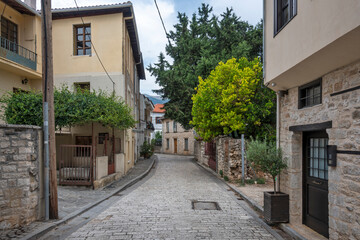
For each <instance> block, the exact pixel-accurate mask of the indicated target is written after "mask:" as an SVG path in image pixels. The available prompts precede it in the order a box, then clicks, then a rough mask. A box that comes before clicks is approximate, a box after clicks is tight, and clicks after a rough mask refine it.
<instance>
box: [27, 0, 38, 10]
mask: <svg viewBox="0 0 360 240" xmlns="http://www.w3.org/2000/svg"><path fill="white" fill-rule="evenodd" d="M24 2H25V3H26V5H28V6H29V7H31V8H33V9H35V10H36V0H25V1H24Z"/></svg>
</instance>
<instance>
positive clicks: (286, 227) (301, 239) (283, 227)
mask: <svg viewBox="0 0 360 240" xmlns="http://www.w3.org/2000/svg"><path fill="white" fill-rule="evenodd" d="M279 227H280V228H281V230H283V231H284V232H286V233H287V234H289V235H290V236H291V237H293V238H295V239H296V240H308V239H307V238H305V237H303V236H301V235H300V234H299V233H298V232H296V231H295V230H294V229H292V228H291V227H289V225H287V224H285V223H281V224H280V225H279Z"/></svg>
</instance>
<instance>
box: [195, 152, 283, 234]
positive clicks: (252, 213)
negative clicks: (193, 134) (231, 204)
mask: <svg viewBox="0 0 360 240" xmlns="http://www.w3.org/2000/svg"><path fill="white" fill-rule="evenodd" d="M194 162H195V163H196V164H197V165H198V166H199V167H201V168H202V169H204V170H206V171H207V172H208V173H211V174H212V175H214V177H216V179H217V180H218V181H220V182H221V183H222V184H224V185H225V186H227V187H229V188H230V189H231V190H233V191H235V192H236V193H238V194H239V195H240V196H241V197H242V198H243V199H244V200H245V201H246V202H248V200H249V198H247V197H244V194H243V193H241V192H239V191H237V190H236V189H234V188H233V187H232V186H230V185H229V184H228V183H227V182H226V181H224V180H222V179H221V178H219V177H218V175H217V174H216V173H215V172H214V171H212V170H211V169H210V168H208V167H206V166H204V165H202V164H200V163H199V162H197V161H196V160H195V159H194ZM248 203H250V205H252V206H254V205H253V203H254V204H256V205H257V207H260V206H259V205H258V204H257V203H255V202H254V201H252V200H251V202H248ZM242 207H243V208H244V210H245V211H246V212H248V213H249V214H250V215H251V216H252V217H254V219H255V221H257V222H258V223H259V224H260V225H262V226H263V227H264V228H265V229H266V230H267V231H268V232H269V233H270V234H271V235H272V236H273V237H275V238H276V239H283V238H282V237H281V236H280V235H279V234H278V233H277V232H275V231H274V230H273V229H272V228H271V227H270V226H269V225H267V224H266V223H265V222H264V221H263V220H261V219H260V218H259V217H258V216H257V215H256V213H254V211H253V209H251V208H250V207H248V206H246V207H245V206H242ZM257 207H255V208H256V210H259V211H261V207H260V209H257ZM261 213H263V211H261Z"/></svg>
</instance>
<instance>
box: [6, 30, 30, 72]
mask: <svg viewBox="0 0 360 240" xmlns="http://www.w3.org/2000/svg"><path fill="white" fill-rule="evenodd" d="M0 57H4V58H6V59H9V60H11V61H13V62H16V63H19V64H21V65H24V66H25V67H29V68H31V69H33V70H36V61H37V54H36V53H34V52H32V51H30V50H29V49H27V48H24V47H22V46H20V45H18V44H17V43H14V42H12V41H9V40H8V39H6V38H4V37H1V36H0Z"/></svg>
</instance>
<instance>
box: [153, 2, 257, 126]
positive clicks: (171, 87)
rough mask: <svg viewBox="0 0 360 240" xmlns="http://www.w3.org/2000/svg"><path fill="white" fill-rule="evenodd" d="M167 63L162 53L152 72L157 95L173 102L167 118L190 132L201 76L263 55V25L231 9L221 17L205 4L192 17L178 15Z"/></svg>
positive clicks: (167, 48) (167, 106)
mask: <svg viewBox="0 0 360 240" xmlns="http://www.w3.org/2000/svg"><path fill="white" fill-rule="evenodd" d="M168 37H169V39H170V40H169V44H167V46H166V55H167V56H169V57H170V58H171V60H172V61H171V62H169V61H167V60H166V58H165V55H164V54H163V53H160V55H159V58H158V62H157V63H155V64H153V65H150V66H149V67H148V70H149V71H150V73H151V75H153V76H155V77H156V82H157V83H158V84H159V85H160V87H161V89H160V90H156V91H155V92H156V93H158V94H160V95H162V96H163V97H164V98H167V99H169V102H167V103H166V104H165V109H166V114H165V115H166V117H168V118H171V119H174V120H175V121H177V122H179V123H181V124H182V126H184V127H185V128H186V129H189V128H191V127H192V125H191V124H190V121H191V119H192V116H191V110H192V101H191V97H192V95H193V94H195V90H194V89H195V88H196V87H197V86H198V84H199V81H198V77H199V76H200V77H202V78H206V77H208V75H209V74H210V72H211V71H212V70H213V69H214V68H215V67H216V65H217V64H218V63H219V62H220V61H223V62H225V61H227V60H228V59H230V58H232V57H235V58H240V57H247V58H249V59H254V58H255V57H259V56H261V54H262V41H259V39H260V40H261V39H262V23H259V24H258V25H256V26H251V25H250V24H248V23H247V22H245V21H242V20H241V19H240V18H239V17H237V16H236V15H235V14H234V13H233V10H232V9H227V10H226V11H225V12H224V13H223V14H221V16H220V17H217V16H214V15H212V8H211V7H210V6H209V5H206V4H202V5H201V7H200V8H198V12H197V14H193V15H192V17H191V18H190V19H189V17H188V16H187V15H186V14H184V13H178V23H177V24H175V25H174V31H170V33H169V34H168Z"/></svg>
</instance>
